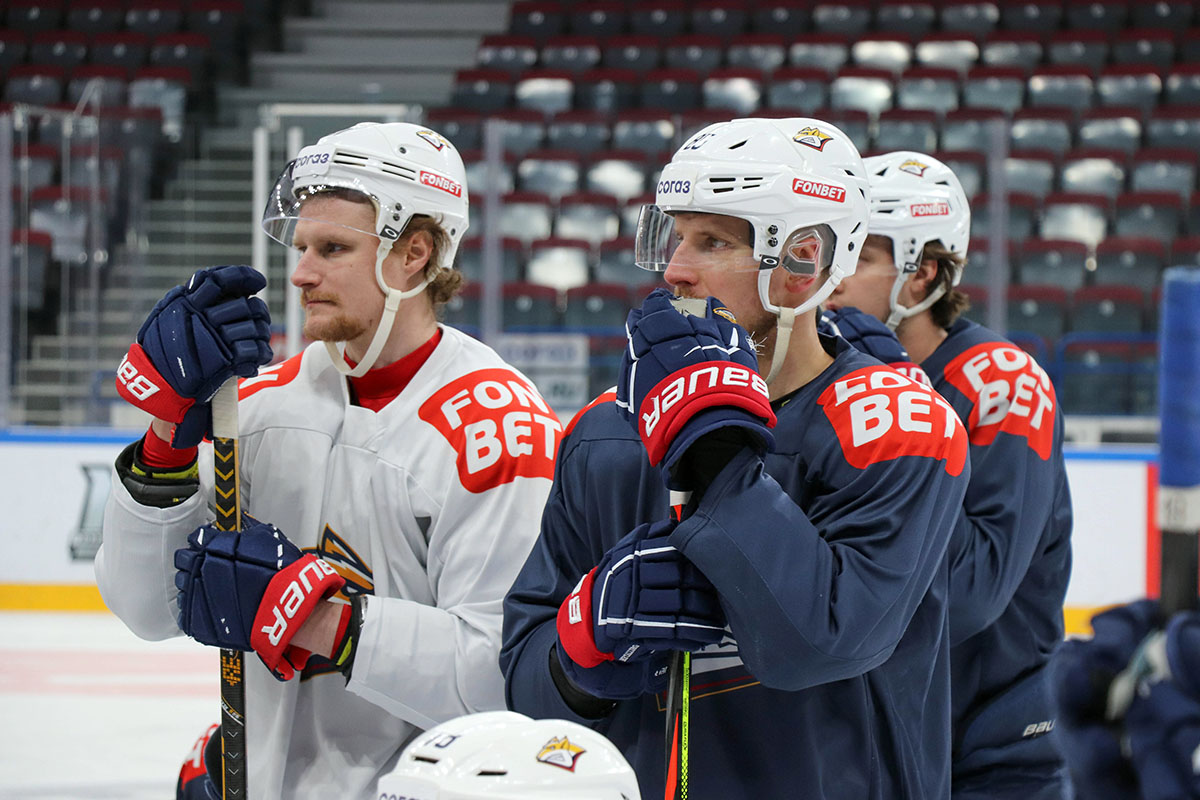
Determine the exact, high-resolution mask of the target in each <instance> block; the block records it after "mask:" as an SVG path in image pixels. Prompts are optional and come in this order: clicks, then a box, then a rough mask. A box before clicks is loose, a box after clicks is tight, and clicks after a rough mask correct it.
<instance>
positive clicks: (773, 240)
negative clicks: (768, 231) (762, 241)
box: [767, 236, 779, 247]
mask: <svg viewBox="0 0 1200 800" xmlns="http://www.w3.org/2000/svg"><path fill="white" fill-rule="evenodd" d="M777 244H779V240H778V239H776V238H775V237H774V236H772V237H771V238H770V239H767V246H768V247H774V246H775V245H777Z"/></svg>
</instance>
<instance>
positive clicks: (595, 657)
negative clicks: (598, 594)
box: [556, 567, 613, 668]
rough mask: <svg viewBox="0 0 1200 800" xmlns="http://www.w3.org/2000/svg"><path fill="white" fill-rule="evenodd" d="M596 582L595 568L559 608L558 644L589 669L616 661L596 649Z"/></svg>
mask: <svg viewBox="0 0 1200 800" xmlns="http://www.w3.org/2000/svg"><path fill="white" fill-rule="evenodd" d="M595 579H596V569H595V568H594V567H593V568H592V571H591V572H589V573H588V574H587V575H584V576H583V578H582V579H581V580H580V581H579V584H578V585H577V586H576V587H575V590H574V591H573V592H571V593H570V594H569V595H567V599H566V600H564V601H563V603H562V605H561V606H559V607H558V620H557V621H556V627H557V628H558V641H559V644H560V645H561V646H562V649H563V652H565V653H566V654H567V656H568V657H569V658H570V659H571V660H572V661H574V662H575V663H576V664H578V665H579V666H581V667H587V668H591V667H597V666H599V665H601V664H603V663H604V662H605V661H612V660H613V654H612V653H605V652H604V651H602V650H599V649H597V648H596V637H595V634H594V633H593V630H594V629H593V627H592V626H593V625H594V622H593V619H594V618H593V616H592V584H593V582H594V581H595Z"/></svg>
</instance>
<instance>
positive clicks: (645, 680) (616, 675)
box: [555, 646, 671, 705]
mask: <svg viewBox="0 0 1200 800" xmlns="http://www.w3.org/2000/svg"><path fill="white" fill-rule="evenodd" d="M555 651H556V656H555V658H557V660H558V664H559V665H560V666H561V667H562V671H563V674H565V675H566V676H567V679H568V680H570V682H571V683H572V684H573V687H574V689H577V690H580V691H582V692H584V693H586V694H587V695H590V696H591V697H601V698H604V699H606V700H633V699H635V698H638V697H641V696H642V695H644V694H657V693H658V692H662V691H666V689H667V682H668V680H669V679H670V673H671V654H670V653H667V652H663V653H652V654H651V655H650V657H649V658H639V659H635V660H633V661H630V662H628V663H621V662H620V661H605V662H603V663H600V664H597V665H596V666H594V667H581V666H579V665H578V664H576V663H575V662H574V661H572V660H571V657H570V656H568V655H567V654H566V653H565V652H564V651H563V648H562V647H561V646H559V647H556V648H555ZM568 705H570V701H568Z"/></svg>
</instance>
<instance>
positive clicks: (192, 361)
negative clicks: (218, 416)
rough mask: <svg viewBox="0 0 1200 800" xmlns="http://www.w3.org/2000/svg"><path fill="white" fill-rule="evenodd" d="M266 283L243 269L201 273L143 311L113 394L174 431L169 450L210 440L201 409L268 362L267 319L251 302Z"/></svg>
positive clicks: (207, 414)
mask: <svg viewBox="0 0 1200 800" xmlns="http://www.w3.org/2000/svg"><path fill="white" fill-rule="evenodd" d="M264 286H266V278H264V277H263V276H262V274H261V273H259V272H257V271H256V270H253V269H251V268H250V267H241V266H228V267H212V268H210V269H202V270H199V271H198V272H196V273H195V274H193V275H192V277H191V279H189V280H188V282H187V284H185V285H183V286H176V287H175V288H174V289H172V290H171V291H169V292H167V294H166V296H164V297H163V299H161V300H159V301H158V304H157V305H155V306H154V308H153V310H151V312H150V315H149V316H148V317H146V321H145V322H144V323H142V327H141V330H139V331H138V334H137V341H136V342H135V343H134V344H133V345H132V346H131V347H130V348H129V352H128V353H126V354H125V358H124V359H122V361H121V365H120V367H118V368H117V391H118V392H119V393H120V395H121V397H123V398H125V400H127V401H128V402H130V403H132V404H133V405H135V406H137V407H138V408H141V409H143V410H145V411H148V412H149V413H151V414H153V415H154V416H155V417H158V418H160V419H165V420H168V421H170V422H174V423H175V434H174V436H173V437H172V440H171V444H172V446H174V447H176V448H179V449H183V448H186V447H194V446H195V445H197V444H199V443H200V440H201V439H202V438H204V436H205V435H206V434H211V432H212V412H211V410H210V408H209V405H208V401H209V400H211V399H212V396H213V395H214V394H215V393H216V391H217V389H219V388H220V387H221V384H223V383H225V381H226V380H228V379H229V378H231V377H233V376H234V375H238V376H241V377H243V378H248V377H250V376H252V375H254V374H256V373H257V372H258V368H259V367H260V366H262V365H264V364H269V363H270V362H271V356H272V354H271V347H270V344H269V342H270V340H271V317H270V314H269V313H268V312H267V306H266V304H265V303H263V301H262V300H260V299H259V298H257V297H253V296H252V295H253V294H254V293H255V292H258V291H259V290H261V289H262V288H263V287H264Z"/></svg>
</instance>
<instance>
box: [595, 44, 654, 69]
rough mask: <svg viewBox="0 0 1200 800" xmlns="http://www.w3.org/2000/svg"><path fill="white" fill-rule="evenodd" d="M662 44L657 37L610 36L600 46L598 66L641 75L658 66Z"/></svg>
mask: <svg viewBox="0 0 1200 800" xmlns="http://www.w3.org/2000/svg"><path fill="white" fill-rule="evenodd" d="M661 47H662V44H661V42H660V41H659V39H658V37H657V36H646V35H639V34H625V35H621V36H612V37H610V38H609V39H607V40H606V41H604V42H602V43H601V45H600V66H602V67H606V68H608V69H628V70H632V71H634V72H638V73H642V72H646V71H648V70H652V69H654V68H655V67H657V66H658V65H659V51H660V50H661Z"/></svg>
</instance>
